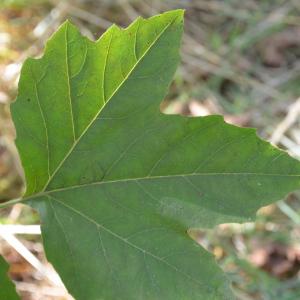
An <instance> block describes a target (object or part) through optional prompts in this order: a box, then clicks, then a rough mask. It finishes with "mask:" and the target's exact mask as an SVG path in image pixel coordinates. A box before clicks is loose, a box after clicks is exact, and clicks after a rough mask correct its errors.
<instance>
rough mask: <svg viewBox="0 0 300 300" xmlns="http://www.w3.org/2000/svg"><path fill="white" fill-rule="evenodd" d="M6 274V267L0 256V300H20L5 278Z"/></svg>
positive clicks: (12, 286) (10, 283)
mask: <svg viewBox="0 0 300 300" xmlns="http://www.w3.org/2000/svg"><path fill="white" fill-rule="evenodd" d="M7 272H8V265H7V263H6V261H5V260H4V259H3V257H2V256H0V299H1V300H2V299H3V300H5V299H9V300H20V298H19V296H18V295H17V293H16V289H15V287H14V285H13V283H12V282H11V281H10V280H9V278H8V276H7Z"/></svg>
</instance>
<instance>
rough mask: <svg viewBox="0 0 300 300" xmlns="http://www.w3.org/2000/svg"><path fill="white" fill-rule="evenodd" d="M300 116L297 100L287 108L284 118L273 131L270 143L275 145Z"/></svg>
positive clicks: (299, 102) (299, 99)
mask: <svg viewBox="0 0 300 300" xmlns="http://www.w3.org/2000/svg"><path fill="white" fill-rule="evenodd" d="M299 114H300V98H298V99H297V100H296V101H295V102H294V103H293V104H292V105H291V106H290V107H289V108H288V113H287V115H286V117H285V118H284V119H283V120H282V121H281V122H280V123H279V124H278V126H277V127H276V129H275V130H274V132H273V134H272V136H271V138H270V142H271V143H272V144H274V145H277V144H278V143H279V142H280V140H281V138H282V136H283V135H284V133H285V132H286V131H287V130H288V129H289V128H290V127H291V126H292V125H293V124H294V123H295V122H296V121H297V118H298V116H299Z"/></svg>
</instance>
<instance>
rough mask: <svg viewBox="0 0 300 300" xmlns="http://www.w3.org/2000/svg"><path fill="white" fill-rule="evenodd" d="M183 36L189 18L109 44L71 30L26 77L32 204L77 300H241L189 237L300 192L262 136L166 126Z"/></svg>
mask: <svg viewBox="0 0 300 300" xmlns="http://www.w3.org/2000/svg"><path fill="white" fill-rule="evenodd" d="M182 22H183V12H182V11H181V10H176V11H171V12H167V13H164V14H162V15H158V16H155V17H152V18H150V19H147V20H144V19H142V18H139V19H137V20H136V21H135V22H134V23H133V24H132V25H130V26H129V27H128V28H127V29H125V30H124V29H120V28H119V27H117V26H115V25H113V26H112V27H111V28H110V29H108V30H107V32H106V33H105V34H104V35H103V36H102V37H101V38H100V39H99V40H98V41H96V42H92V41H90V40H88V39H86V38H85V37H82V36H81V35H80V33H79V32H78V30H77V29H76V28H75V27H74V26H73V25H72V24H70V23H69V22H66V23H64V24H63V25H62V26H61V27H60V29H59V30H58V31H57V32H56V33H55V34H54V36H53V37H52V38H51V39H50V40H49V41H48V43H47V46H46V50H45V54H44V56H43V57H42V58H40V59H35V60H33V59H28V60H27V61H26V62H25V64H24V66H23V68H22V72H21V78H20V82H19V95H18V97H17V101H16V102H15V103H14V104H13V106H12V116H13V120H14V122H15V126H16V130H17V140H16V144H17V147H18V150H19V153H20V156H21V160H22V164H23V167H24V171H25V176H26V183H27V190H26V194H25V196H24V201H27V203H28V204H29V205H31V206H32V207H33V208H35V209H37V210H38V211H39V213H40V215H41V220H42V234H43V240H44V246H45V251H46V254H47V257H48V259H49V261H50V262H51V263H52V264H53V265H54V266H55V268H56V270H57V271H58V272H59V274H60V276H61V277H62V279H63V281H64V283H65V285H66V287H67V288H68V290H69V292H70V293H71V294H72V295H73V296H74V297H75V298H76V299H77V300H86V299H88V300H96V299H105V300H114V299H122V300H123V299H124V300H125V299H126V300H132V299H143V300H144V299H149V300H150V299H151V300H153V299H166V300H167V299H170V300H171V299H172V300H176V299H178V300H183V299H187V300H192V299H197V300H200V299H203V300H210V299H215V300H217V299H218V300H224V299H233V298H234V297H233V295H232V292H231V289H230V286H229V283H228V280H227V278H226V276H225V275H224V274H223V273H222V271H221V270H220V269H219V267H218V266H217V265H216V263H215V261H214V258H213V256H212V255H211V254H209V253H207V252H206V251H205V250H204V249H202V248H201V247H200V246H199V245H198V244H196V242H194V241H193V240H192V239H191V238H190V237H189V236H188V234H187V230H188V229H189V228H195V227H201V228H211V227H213V226H215V225H217V224H220V223H228V222H244V221H248V220H252V219H253V218H254V216H255V212H256V210H257V209H258V208H259V207H261V206H263V205H266V204H268V203H271V202H274V201H276V200H278V199H280V198H281V197H283V196H284V195H285V194H286V193H288V192H290V191H292V190H295V189H297V188H299V183H300V181H299V174H300V164H299V163H298V162H297V161H295V160H294V159H292V158H290V157H289V156H288V155H287V154H286V153H285V152H283V151H281V150H279V149H276V148H274V147H272V146H271V145H270V144H268V143H266V142H264V141H262V140H261V139H259V138H258V137H257V136H256V133H255V130H254V129H249V128H243V129H242V128H238V127H235V126H232V125H229V124H226V123H225V122H224V121H223V118H222V117H220V116H208V117H202V118H189V117H183V116H175V115H164V114H162V113H161V112H160V110H159V105H160V102H161V101H162V99H163V98H164V96H165V94H166V92H167V89H168V86H169V84H170V82H171V79H172V77H173V74H174V72H175V70H176V67H177V64H178V62H179V53H178V49H179V46H180V39H181V35H182V28H183V25H182ZM58 250H59V251H58Z"/></svg>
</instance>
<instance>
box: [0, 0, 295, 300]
mask: <svg viewBox="0 0 300 300" xmlns="http://www.w3.org/2000/svg"><path fill="white" fill-rule="evenodd" d="M174 8H185V9H186V19H185V34H184V38H183V45H182V63H181V66H180V68H179V69H178V71H177V73H176V76H175V80H174V82H173V84H172V86H171V89H170V92H169V94H168V96H167V99H166V100H165V101H164V102H163V103H162V110H163V111H164V112H165V113H178V114H185V115H191V116H205V115H209V114H223V115H224V116H225V119H226V121H227V122H229V123H233V124H236V125H239V126H245V127H248V126H250V127H256V128H258V134H259V135H260V136H261V137H263V138H264V139H267V140H269V141H270V142H272V143H273V144H274V145H278V146H279V147H281V148H283V149H286V150H287V151H288V152H289V153H290V155H292V156H294V157H296V158H299V159H300V122H299V121H300V117H299V116H300V1H299V0H294V1H293V0H286V1H284V0H247V1H239V0H224V1H221V0H181V1H176V0H173V1H171V0H170V1H168V0H165V1H163V0H143V1H142V0H132V1H130V0H71V1H56V0H0V202H1V201H5V200H8V199H12V198H16V197H18V196H20V194H21V193H22V189H23V179H22V171H21V168H20V164H19V161H18V157H17V155H16V151H15V148H14V137H15V131H14V127H13V124H12V122H11V119H10V113H9V104H10V102H11V101H13V100H14V98H15V96H16V93H17V82H18V77H19V72H20V68H21V66H22V63H23V61H24V59H26V58H27V57H29V56H31V57H37V56H40V55H41V54H42V52H43V48H44V45H45V42H46V40H47V39H48V38H49V36H50V35H51V34H52V33H53V32H54V31H55V30H56V29H57V27H58V26H59V25H60V24H61V23H62V22H63V21H64V20H65V19H70V20H71V21H72V22H73V23H74V24H76V25H77V26H78V27H79V28H80V30H81V32H82V34H84V35H86V36H88V37H89V38H90V39H97V38H98V37H99V36H100V35H101V34H102V33H103V32H104V31H105V30H106V28H107V27H109V26H110V25H111V24H112V23H117V24H119V25H121V26H127V25H129V24H130V23H131V22H132V21H133V20H134V19H135V18H136V17H137V16H139V15H141V16H144V17H148V16H151V15H154V14H157V13H159V12H162V11H166V10H169V9H174ZM38 224H39V218H38V215H37V214H36V213H35V212H34V211H32V210H31V209H30V208H28V207H27V206H23V205H22V204H17V205H15V206H13V207H10V208H7V209H2V210H1V211H0V253H1V254H2V255H3V256H4V257H5V259H6V260H7V261H9V262H10V264H11V268H10V276H11V277H12V279H13V280H14V282H15V283H16V286H17V290H18V292H19V294H20V295H21V296H22V299H26V300H40V299H43V300H45V299H46V300H47V299H55V300H58V299H72V298H71V297H70V296H69V295H68V294H67V292H66V291H65V289H64V287H63V285H62V283H61V281H60V280H59V278H58V276H57V275H56V273H55V272H54V270H53V269H52V268H51V266H50V265H49V264H48V263H47V262H46V259H45V256H44V253H43V247H42V243H41V238H40V231H39V227H38V226H37V225H38ZM8 225H9V226H8ZM23 225H26V226H23ZM193 237H194V238H195V239H197V241H199V243H200V244H201V245H202V246H204V247H205V248H206V249H208V250H209V251H211V252H212V253H213V254H214V255H215V257H216V259H217V260H218V262H219V264H220V266H221V267H222V268H223V269H224V270H225V272H226V273H227V274H228V276H229V277H230V279H231V280H232V282H233V289H234V292H235V294H236V297H237V299H240V300H252V299H253V300H254V299H260V300H268V299H272V300H297V299H300V193H299V192H298V193H293V194H290V195H289V196H288V197H287V199H281V200H280V201H279V202H278V203H276V204H274V205H271V206H269V207H265V208H262V209H261V210H260V211H259V212H258V213H257V221H256V223H246V224H243V225H238V224H226V225H221V226H219V227H217V228H215V229H213V230H209V231H199V232H195V233H193ZM1 300H2V299H1ZM3 300H9V299H3Z"/></svg>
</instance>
